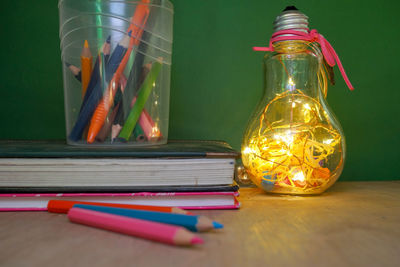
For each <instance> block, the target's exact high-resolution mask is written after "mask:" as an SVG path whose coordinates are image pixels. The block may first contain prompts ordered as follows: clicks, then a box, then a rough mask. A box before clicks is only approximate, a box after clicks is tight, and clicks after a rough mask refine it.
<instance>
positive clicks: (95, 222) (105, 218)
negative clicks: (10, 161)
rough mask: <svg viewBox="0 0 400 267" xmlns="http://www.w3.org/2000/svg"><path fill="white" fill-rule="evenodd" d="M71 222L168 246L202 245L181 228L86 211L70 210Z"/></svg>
mask: <svg viewBox="0 0 400 267" xmlns="http://www.w3.org/2000/svg"><path fill="white" fill-rule="evenodd" d="M68 218H69V220H70V221H71V222H74V223H80V224H84V225H88V226H93V227H97V228H102V229H106V230H109V231H113V232H118V233H122V234H127V235H132V236H137V237H141V238H145V239H150V240H153V241H158V242H162V243H166V244H170V245H193V244H202V243H203V240H202V239H201V238H200V237H198V236H196V235H194V234H193V233H191V232H190V231H188V230H186V229H185V228H183V227H178V226H173V225H168V224H163V223H158V222H151V221H146V220H141V219H135V218H129V217H125V216H119V215H114V214H109V213H104V212H98V211H93V210H88V209H81V208H75V207H74V208H72V209H70V210H69V212H68Z"/></svg>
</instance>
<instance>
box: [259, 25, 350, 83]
mask: <svg viewBox="0 0 400 267" xmlns="http://www.w3.org/2000/svg"><path fill="white" fill-rule="evenodd" d="M283 34H290V36H281V35H283ZM287 40H304V41H309V42H317V43H319V44H320V46H321V50H322V54H323V55H324V58H325V61H326V62H327V63H328V65H329V66H331V67H333V66H335V65H336V64H337V65H338V67H339V70H340V73H341V74H342V76H343V79H344V81H345V82H346V84H347V86H348V87H349V89H350V90H354V87H353V85H352V84H351V82H350V80H349V78H348V77H347V75H346V72H345V71H344V68H343V65H342V62H340V59H339V56H338V55H337V54H336V52H335V49H333V47H332V45H331V44H330V43H329V42H328V41H327V40H326V39H325V38H324V36H322V34H319V33H318V32H317V30H311V31H310V32H308V33H305V32H301V31H295V30H282V31H277V32H275V33H274V34H273V35H272V37H271V40H270V41H269V46H268V47H253V50H254V51H274V47H273V45H272V44H273V43H274V42H279V41H287Z"/></svg>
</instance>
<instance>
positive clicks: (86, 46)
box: [83, 40, 89, 48]
mask: <svg viewBox="0 0 400 267" xmlns="http://www.w3.org/2000/svg"><path fill="white" fill-rule="evenodd" d="M83 47H85V48H89V43H88V41H87V40H85V43H84V44H83Z"/></svg>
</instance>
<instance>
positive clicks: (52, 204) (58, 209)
mask: <svg viewBox="0 0 400 267" xmlns="http://www.w3.org/2000/svg"><path fill="white" fill-rule="evenodd" d="M75 204H87V205H95V206H104V207H115V208H124V209H136V210H149V211H158V212H170V213H176V214H192V213H190V212H188V211H186V210H183V209H180V208H176V207H163V206H147V205H132V204H119V203H104V202H90V201H71V200H50V201H49V202H48V203H47V210H48V211H49V212H55V213H68V211H69V210H70V209H71V208H72V207H73V206H74V205H75Z"/></svg>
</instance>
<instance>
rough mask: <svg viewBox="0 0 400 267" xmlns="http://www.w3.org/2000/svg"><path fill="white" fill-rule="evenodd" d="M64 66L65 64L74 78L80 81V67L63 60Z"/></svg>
mask: <svg viewBox="0 0 400 267" xmlns="http://www.w3.org/2000/svg"><path fill="white" fill-rule="evenodd" d="M65 66H67V68H68V69H69V70H70V71H71V73H72V74H73V75H74V77H75V79H77V80H78V81H82V73H81V69H80V68H78V67H77V66H74V65H72V64H69V63H68V62H65Z"/></svg>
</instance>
